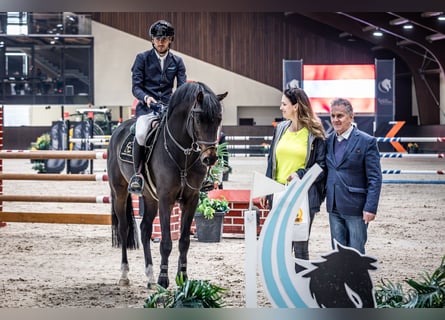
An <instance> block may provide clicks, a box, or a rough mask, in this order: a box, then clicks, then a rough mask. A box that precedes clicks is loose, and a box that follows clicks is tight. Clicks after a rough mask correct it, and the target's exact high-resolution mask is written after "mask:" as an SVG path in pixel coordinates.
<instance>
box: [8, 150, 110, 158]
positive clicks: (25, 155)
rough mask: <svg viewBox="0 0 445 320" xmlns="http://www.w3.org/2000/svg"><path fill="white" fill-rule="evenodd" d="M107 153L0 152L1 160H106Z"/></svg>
mask: <svg viewBox="0 0 445 320" xmlns="http://www.w3.org/2000/svg"><path fill="white" fill-rule="evenodd" d="M106 158H107V153H106V152H95V151H59V150H57V151H55V150H36V151H34V150H0V159H31V160H45V159H87V160H91V159H93V160H94V159H106Z"/></svg>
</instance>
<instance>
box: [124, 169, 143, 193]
mask: <svg viewBox="0 0 445 320" xmlns="http://www.w3.org/2000/svg"><path fill="white" fill-rule="evenodd" d="M142 190H144V177H142V176H141V175H139V174H135V175H134V176H132V177H131V179H130V183H129V184H128V192H130V193H133V194H137V195H140V194H142Z"/></svg>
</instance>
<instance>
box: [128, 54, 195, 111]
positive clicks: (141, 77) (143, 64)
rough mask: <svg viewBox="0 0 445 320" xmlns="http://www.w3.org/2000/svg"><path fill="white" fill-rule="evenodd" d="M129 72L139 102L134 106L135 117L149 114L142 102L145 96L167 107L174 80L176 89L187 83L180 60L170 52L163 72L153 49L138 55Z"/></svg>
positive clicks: (147, 108) (182, 63)
mask: <svg viewBox="0 0 445 320" xmlns="http://www.w3.org/2000/svg"><path fill="white" fill-rule="evenodd" d="M131 72H132V73H133V74H132V92H133V95H134V96H135V97H136V99H138V100H139V102H138V104H137V106H136V117H138V116H140V115H142V114H147V113H149V112H151V110H150V109H149V107H148V106H147V105H146V104H145V102H144V97H145V96H146V95H148V96H150V97H153V98H155V99H156V100H157V101H158V102H162V103H163V104H164V105H167V104H168V102H169V100H170V97H171V95H172V92H173V85H174V81H175V78H176V86H177V87H179V86H181V85H183V84H184V83H185V82H186V81H187V76H186V73H185V65H184V62H183V60H182V58H181V57H179V56H177V55H175V54H173V53H171V51H169V52H168V53H167V57H166V58H165V61H164V69H163V70H161V64H160V62H159V60H158V56H157V55H156V51H155V49H151V50H148V51H144V52H141V53H138V54H137V55H136V59H135V61H134V63H133V66H132V67H131Z"/></svg>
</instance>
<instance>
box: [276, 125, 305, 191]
mask: <svg viewBox="0 0 445 320" xmlns="http://www.w3.org/2000/svg"><path fill="white" fill-rule="evenodd" d="M308 137H309V131H308V129H307V128H303V129H300V130H298V131H297V132H290V131H289V129H287V130H286V131H285V132H284V134H283V135H282V136H281V138H280V141H278V144H277V148H276V150H275V152H276V159H277V171H276V172H277V173H276V180H277V181H278V182H279V183H282V184H286V183H287V182H288V181H287V178H288V177H289V176H290V175H291V174H292V173H294V172H296V171H297V170H298V169H304V167H305V161H306V153H307V140H308Z"/></svg>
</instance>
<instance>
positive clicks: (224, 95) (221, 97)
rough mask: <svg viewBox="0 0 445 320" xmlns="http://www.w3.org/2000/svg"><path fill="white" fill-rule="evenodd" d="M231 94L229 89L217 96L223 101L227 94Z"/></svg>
mask: <svg viewBox="0 0 445 320" xmlns="http://www.w3.org/2000/svg"><path fill="white" fill-rule="evenodd" d="M228 94H229V92H228V91H226V92H224V93H222V94H217V95H216V96H217V97H218V100H219V101H221V100H222V99H224V98H225V97H227V95H228Z"/></svg>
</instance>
